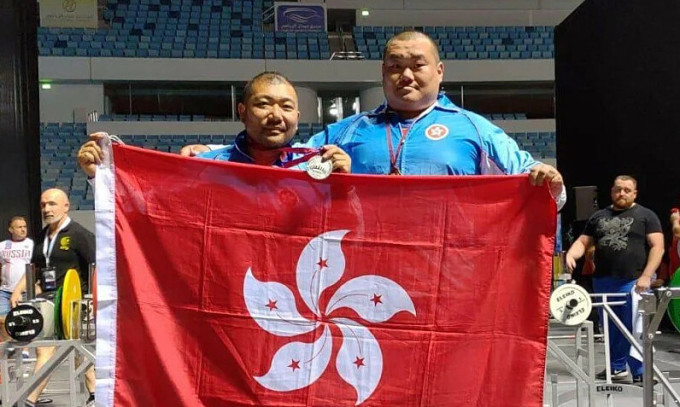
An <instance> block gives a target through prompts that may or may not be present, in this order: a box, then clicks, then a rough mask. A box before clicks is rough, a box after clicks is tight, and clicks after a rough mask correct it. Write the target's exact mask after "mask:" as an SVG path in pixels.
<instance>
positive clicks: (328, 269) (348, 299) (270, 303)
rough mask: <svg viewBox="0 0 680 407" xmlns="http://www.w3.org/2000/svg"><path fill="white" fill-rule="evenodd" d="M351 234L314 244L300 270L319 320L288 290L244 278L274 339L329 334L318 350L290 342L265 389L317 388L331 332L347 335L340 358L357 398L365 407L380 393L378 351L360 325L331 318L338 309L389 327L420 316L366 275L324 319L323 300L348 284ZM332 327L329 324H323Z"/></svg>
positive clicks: (400, 291)
mask: <svg viewBox="0 0 680 407" xmlns="http://www.w3.org/2000/svg"><path fill="white" fill-rule="evenodd" d="M348 232H349V231H348V230H334V231H330V232H326V233H323V234H321V235H319V236H317V237H315V238H314V239H312V240H311V241H310V242H309V243H308V244H307V245H306V246H305V248H304V249H303V250H302V253H301V254H300V258H299V259H298V263H297V272H296V280H297V281H296V283H297V291H298V294H299V296H300V297H301V298H302V300H303V301H304V303H305V304H306V305H307V307H308V308H309V309H310V311H312V312H313V313H314V314H315V315H316V316H317V317H318V319H319V320H317V321H312V320H308V319H307V318H305V317H303V316H302V315H301V314H300V313H299V312H298V310H297V308H296V305H295V304H296V303H295V299H296V298H295V297H296V295H295V294H294V293H293V292H292V291H291V290H290V289H289V288H288V287H287V286H285V285H284V284H281V283H279V282H275V281H270V282H263V281H259V280H258V279H256V278H255V276H253V273H252V271H251V269H250V268H249V269H248V271H247V272H246V275H245V279H244V282H243V296H244V298H245V302H246V306H247V308H248V312H249V313H250V316H251V317H252V318H253V320H254V321H255V322H256V323H257V324H258V325H259V326H260V327H261V328H262V329H264V330H265V331H267V332H268V333H270V334H272V335H276V336H284V337H292V336H297V335H301V334H305V333H309V332H312V331H315V330H317V329H318V328H321V327H323V333H322V334H321V336H320V337H319V338H318V339H317V340H316V341H314V342H313V343H305V342H290V343H288V344H286V345H284V346H282V347H281V348H280V349H279V350H277V351H276V353H275V354H274V356H273V358H272V362H271V366H270V368H269V371H268V372H267V373H265V374H264V375H262V376H255V377H254V378H255V380H256V381H257V382H258V383H260V384H261V385H262V386H264V387H266V388H267V389H270V390H273V391H279V392H287V391H293V390H298V389H302V388H304V387H307V386H309V385H311V384H312V383H314V382H315V381H316V380H318V379H319V377H321V375H322V374H323V373H324V372H325V371H326V368H327V367H328V364H329V362H330V359H331V353H332V350H333V339H332V336H331V331H330V328H329V325H330V324H334V325H335V326H336V327H338V328H339V329H340V331H341V333H342V337H343V338H342V346H341V347H340V350H339V351H338V354H337V357H336V365H335V367H336V370H337V372H338V374H339V375H340V377H341V378H342V379H343V380H344V381H345V382H347V383H348V384H349V385H351V386H352V387H353V388H354V389H355V390H356V392H357V402H356V404H357V405H358V404H361V403H362V402H364V401H365V400H366V399H368V398H369V397H370V396H371V394H372V393H373V392H374V391H375V389H376V387H377V386H378V383H379V382H380V378H381V376H382V371H383V358H382V351H381V348H380V344H379V343H378V341H377V340H376V338H375V337H374V336H373V334H372V333H371V331H370V330H369V329H368V328H367V327H365V326H364V325H363V324H362V323H361V322H359V321H356V320H352V319H349V318H333V317H332V314H333V312H334V311H335V310H338V309H340V308H350V309H352V310H354V311H355V312H356V313H357V314H358V315H359V316H360V317H361V319H363V320H365V321H368V322H371V323H382V322H386V321H388V320H389V319H390V318H392V317H393V316H394V315H395V314H396V313H398V312H401V311H406V312H409V313H411V314H412V315H414V316H415V315H416V310H415V306H414V305H413V301H412V300H411V297H410V296H409V294H408V293H407V292H406V290H404V288H402V287H401V286H400V285H399V284H397V283H396V282H394V281H393V280H390V279H388V278H385V277H382V276H378V275H373V274H369V275H363V276H359V277H356V278H353V279H351V280H349V281H347V282H345V283H344V284H343V285H342V286H340V288H338V289H337V291H336V292H335V293H334V294H333V295H332V296H331V299H330V300H329V301H328V303H327V304H326V306H325V311H323V312H322V311H321V307H320V304H319V298H320V297H321V293H322V292H323V291H324V290H325V289H326V288H328V287H330V286H332V285H334V284H335V283H337V282H338V281H340V279H341V278H342V275H343V273H344V271H345V256H344V254H343V252H342V249H341V247H340V243H341V242H342V239H343V238H344V236H345V235H346V234H347V233H348ZM325 321H328V322H325Z"/></svg>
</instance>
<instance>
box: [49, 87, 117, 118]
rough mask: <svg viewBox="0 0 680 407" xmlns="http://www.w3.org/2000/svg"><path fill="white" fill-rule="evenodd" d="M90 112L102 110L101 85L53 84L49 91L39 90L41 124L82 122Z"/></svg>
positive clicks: (102, 94)
mask: <svg viewBox="0 0 680 407" xmlns="http://www.w3.org/2000/svg"><path fill="white" fill-rule="evenodd" d="M92 110H97V111H99V112H102V111H103V110H104V86H103V85H101V84H95V85H90V84H67V83H64V84H60V83H53V84H52V88H51V89H40V121H41V122H72V121H74V120H75V121H77V122H84V121H85V119H86V116H85V115H86V114H87V113H88V112H89V111H92Z"/></svg>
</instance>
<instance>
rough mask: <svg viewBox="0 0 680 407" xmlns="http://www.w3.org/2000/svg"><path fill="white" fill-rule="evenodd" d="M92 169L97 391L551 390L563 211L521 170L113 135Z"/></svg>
mask: <svg viewBox="0 0 680 407" xmlns="http://www.w3.org/2000/svg"><path fill="white" fill-rule="evenodd" d="M96 183H97V186H96V208H97V209H96V212H97V249H98V258H97V260H98V266H99V271H98V272H99V277H98V280H99V293H98V295H99V310H98V331H99V332H98V339H97V376H98V383H97V386H98V387H97V403H98V405H102V406H191V407H195V406H279V407H280V406H353V405H361V406H447V407H448V406H465V407H469V406H517V407H529V406H541V405H542V399H543V375H544V367H545V355H546V335H547V324H548V321H547V316H548V296H549V286H550V268H551V263H552V262H551V254H552V248H553V243H554V230H555V219H556V209H555V203H554V202H553V200H552V198H551V197H550V194H549V191H548V189H547V188H537V187H532V186H530V183H529V181H528V180H527V176H497V177H407V176H404V177H393V176H369V175H341V174H333V175H331V176H330V177H329V178H328V179H326V180H323V181H317V180H314V179H312V178H311V177H309V176H308V175H307V174H306V173H305V172H303V171H296V170H290V169H278V168H269V167H261V166H254V165H243V164H236V163H225V162H215V161H208V160H203V159H196V158H191V159H190V158H184V157H179V156H175V155H169V154H165V153H158V152H153V151H146V150H142V149H138V148H134V147H127V146H118V145H116V146H113V147H112V148H111V149H110V150H107V158H106V160H105V162H104V164H103V165H102V166H100V168H99V169H98V172H97V180H96Z"/></svg>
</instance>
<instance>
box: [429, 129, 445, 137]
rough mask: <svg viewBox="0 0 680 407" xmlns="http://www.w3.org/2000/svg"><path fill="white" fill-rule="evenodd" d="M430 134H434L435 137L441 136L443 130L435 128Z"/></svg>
mask: <svg viewBox="0 0 680 407" xmlns="http://www.w3.org/2000/svg"><path fill="white" fill-rule="evenodd" d="M430 133H432V135H433V136H441V134H442V129H441V127H435V128H434V129H432V130H430Z"/></svg>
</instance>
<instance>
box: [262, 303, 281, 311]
mask: <svg viewBox="0 0 680 407" xmlns="http://www.w3.org/2000/svg"><path fill="white" fill-rule="evenodd" d="M265 307H269V311H274V310H275V309H279V307H277V306H276V301H272V300H269V303H268V304H267V305H265Z"/></svg>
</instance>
